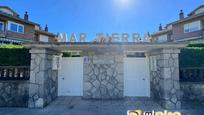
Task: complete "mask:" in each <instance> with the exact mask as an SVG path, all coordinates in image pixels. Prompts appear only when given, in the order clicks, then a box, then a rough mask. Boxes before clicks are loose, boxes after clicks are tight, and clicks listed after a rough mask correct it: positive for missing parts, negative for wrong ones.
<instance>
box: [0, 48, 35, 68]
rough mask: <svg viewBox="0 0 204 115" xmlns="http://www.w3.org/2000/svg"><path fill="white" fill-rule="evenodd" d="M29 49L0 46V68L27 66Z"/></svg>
mask: <svg viewBox="0 0 204 115" xmlns="http://www.w3.org/2000/svg"><path fill="white" fill-rule="evenodd" d="M30 59H31V55H30V53H29V49H27V48H25V47H23V46H16V45H1V46H0V66H29V65H30Z"/></svg>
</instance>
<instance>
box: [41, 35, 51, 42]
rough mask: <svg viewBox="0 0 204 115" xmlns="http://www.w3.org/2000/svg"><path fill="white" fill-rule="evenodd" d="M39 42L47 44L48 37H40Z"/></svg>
mask: <svg viewBox="0 0 204 115" xmlns="http://www.w3.org/2000/svg"><path fill="white" fill-rule="evenodd" d="M39 41H40V42H49V39H48V36H44V35H40V38H39Z"/></svg>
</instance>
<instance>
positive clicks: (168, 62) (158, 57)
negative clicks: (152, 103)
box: [149, 49, 181, 109]
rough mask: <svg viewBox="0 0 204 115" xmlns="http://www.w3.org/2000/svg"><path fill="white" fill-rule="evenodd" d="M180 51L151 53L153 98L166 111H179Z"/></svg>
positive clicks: (171, 50)
mask: <svg viewBox="0 0 204 115" xmlns="http://www.w3.org/2000/svg"><path fill="white" fill-rule="evenodd" d="M179 53H180V50H179V49H160V50H157V51H154V52H151V53H149V58H150V78H151V97H153V98H154V99H156V101H157V102H159V104H160V105H162V107H164V108H166V109H179V108H180V107H181V100H180V97H181V96H180V94H181V93H180V83H179Z"/></svg>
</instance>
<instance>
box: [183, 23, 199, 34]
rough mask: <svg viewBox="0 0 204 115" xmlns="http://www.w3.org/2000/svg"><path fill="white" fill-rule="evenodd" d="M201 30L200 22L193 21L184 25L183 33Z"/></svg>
mask: <svg viewBox="0 0 204 115" xmlns="http://www.w3.org/2000/svg"><path fill="white" fill-rule="evenodd" d="M198 30H201V21H195V22H192V23H188V24H185V25H184V33H189V32H195V31H198Z"/></svg>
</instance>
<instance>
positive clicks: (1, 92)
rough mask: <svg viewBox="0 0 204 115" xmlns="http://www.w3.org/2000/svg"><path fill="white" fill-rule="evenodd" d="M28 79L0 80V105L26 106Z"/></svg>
mask: <svg viewBox="0 0 204 115" xmlns="http://www.w3.org/2000/svg"><path fill="white" fill-rule="evenodd" d="M28 84H29V83H28V81H19V80H18V81H0V107H27V106H28V98H29V95H28V92H29V91H28V90H29V89H28Z"/></svg>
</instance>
